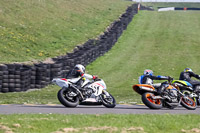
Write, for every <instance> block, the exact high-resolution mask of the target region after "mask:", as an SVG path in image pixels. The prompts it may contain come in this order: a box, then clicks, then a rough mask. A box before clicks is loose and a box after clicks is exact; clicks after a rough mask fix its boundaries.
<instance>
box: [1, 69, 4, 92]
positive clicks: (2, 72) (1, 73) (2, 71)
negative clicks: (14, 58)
mask: <svg viewBox="0 0 200 133" xmlns="http://www.w3.org/2000/svg"><path fill="white" fill-rule="evenodd" d="M3 70H4V66H3V65H0V92H2V88H3V74H4V73H3Z"/></svg>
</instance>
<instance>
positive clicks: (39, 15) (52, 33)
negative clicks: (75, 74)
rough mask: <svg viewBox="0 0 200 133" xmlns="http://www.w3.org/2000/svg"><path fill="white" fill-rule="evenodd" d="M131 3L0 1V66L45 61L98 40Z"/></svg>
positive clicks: (117, 0) (47, 0)
mask: <svg viewBox="0 0 200 133" xmlns="http://www.w3.org/2000/svg"><path fill="white" fill-rule="evenodd" d="M131 4H132V2H128V1H122V0H109V1H108V0H56V1H55V0H14V1H7V0H1V1H0V63H12V62H25V61H35V60H45V59H46V58H48V57H55V56H59V55H64V54H66V52H70V51H72V49H73V48H74V47H75V46H76V45H78V44H83V43H84V42H86V41H87V40H88V39H91V38H96V37H97V36H98V35H99V34H100V33H102V32H103V31H105V29H106V27H107V26H109V25H110V24H111V23H112V22H113V21H114V20H116V19H118V18H119V16H120V15H121V14H122V13H124V12H125V10H126V9H127V6H130V5H131Z"/></svg>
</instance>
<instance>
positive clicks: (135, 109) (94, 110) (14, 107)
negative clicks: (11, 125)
mask: <svg viewBox="0 0 200 133" xmlns="http://www.w3.org/2000/svg"><path fill="white" fill-rule="evenodd" d="M38 113H41V114H46V113H55V114H111V113H112V114H200V107H197V109H196V110H187V109H185V108H183V107H182V106H179V107H177V108H175V109H168V108H163V109H160V110H152V109H149V108H147V107H146V106H144V105H120V104H118V105H117V106H116V107H115V108H106V107H104V106H101V105H100V106H85V105H79V106H77V107H76V108H66V107H64V106H62V105H34V104H30V105H28V104H26V105H24V104H8V105H0V114H38Z"/></svg>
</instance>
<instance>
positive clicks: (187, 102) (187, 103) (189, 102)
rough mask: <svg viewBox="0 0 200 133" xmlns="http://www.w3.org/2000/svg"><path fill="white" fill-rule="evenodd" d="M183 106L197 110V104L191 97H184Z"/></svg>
mask: <svg viewBox="0 0 200 133" xmlns="http://www.w3.org/2000/svg"><path fill="white" fill-rule="evenodd" d="M181 105H182V106H183V107H185V108H186V109H188V110H195V109H196V108H197V105H196V102H195V101H194V100H193V99H192V98H190V97H187V98H183V97H182V98H181Z"/></svg>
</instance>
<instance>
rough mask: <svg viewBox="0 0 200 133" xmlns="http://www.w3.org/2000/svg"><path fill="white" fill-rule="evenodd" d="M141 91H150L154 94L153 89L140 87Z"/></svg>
mask: <svg viewBox="0 0 200 133" xmlns="http://www.w3.org/2000/svg"><path fill="white" fill-rule="evenodd" d="M140 89H141V90H146V91H151V92H156V91H155V90H154V89H152V88H149V87H145V86H140Z"/></svg>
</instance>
